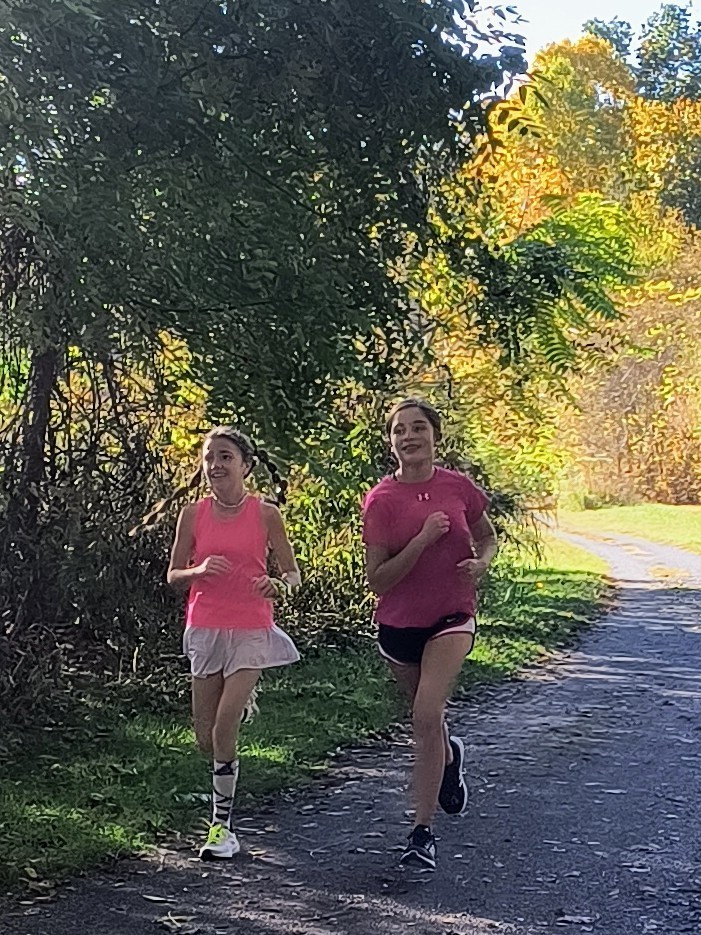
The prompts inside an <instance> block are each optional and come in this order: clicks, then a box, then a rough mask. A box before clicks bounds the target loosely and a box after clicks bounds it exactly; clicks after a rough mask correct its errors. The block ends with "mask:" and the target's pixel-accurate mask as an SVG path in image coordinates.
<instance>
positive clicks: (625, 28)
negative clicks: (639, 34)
mask: <svg viewBox="0 0 701 935" xmlns="http://www.w3.org/2000/svg"><path fill="white" fill-rule="evenodd" d="M582 28H583V30H584V31H585V32H588V33H591V35H592V36H598V38H599V39H604V40H605V41H606V42H608V43H609V45H611V46H612V47H613V49H614V51H615V52H616V55H618V57H619V58H621V59H624V60H625V59H627V58H628V56H629V55H630V53H631V46H632V44H633V35H634V33H633V27H632V26H631V25H630V23H627V22H626V21H625V20H622V19H619V18H618V17H617V16H614V18H613V19H612V20H608V21H606V20H602V19H589V20H587V21H586V23H585V24H584V26H583V27H582Z"/></svg>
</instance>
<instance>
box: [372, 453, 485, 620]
mask: <svg viewBox="0 0 701 935" xmlns="http://www.w3.org/2000/svg"><path fill="white" fill-rule="evenodd" d="M488 506H489V497H488V496H487V495H486V493H485V492H484V491H483V490H482V489H481V488H480V487H478V486H477V485H476V484H475V483H474V481H472V480H470V478H469V477H466V476H465V475H464V474H459V473H457V472H456V471H448V470H446V469H445V468H439V467H437V468H436V469H435V472H434V474H433V477H432V478H431V479H430V480H429V481H423V482H422V483H419V484H413V483H412V484H406V483H404V482H402V481H398V480H396V479H395V478H394V477H385V478H384V479H383V480H381V481H380V483H379V484H378V485H377V486H376V487H373V489H372V490H370V491H369V492H368V493H367V494H366V496H365V498H364V500H363V542H365V544H366V545H382V546H385V547H386V548H388V549H389V552H390V555H391V556H394V555H397V554H398V553H399V552H401V551H402V549H404V548H405V547H406V546H407V545H408V544H409V542H410V541H411V539H413V538H414V536H416V535H417V534H418V533H419V532H420V531H421V527H422V526H423V524H424V521H425V520H426V518H427V517H428V516H430V514H431V513H436V512H438V511H442V512H443V513H446V514H447V515H448V518H449V520H450V530H449V532H447V533H446V534H445V535H444V536H443V537H442V538H440V539H439V540H438V541H437V542H434V543H433V545H430V546H428V547H427V548H426V549H425V550H424V552H423V553H422V554H421V556H420V557H419V560H418V561H417V563H416V564H415V565H414V567H413V568H412V570H411V571H410V572H409V574H408V575H406V577H405V578H402V580H401V581H399V582H397V584H395V585H394V587H393V588H390V590H389V591H387V592H385V593H384V594H382V595H380V597H379V600H378V602H377V612H376V617H377V621H378V623H381V624H384V625H385V626H390V627H430V626H432V625H433V624H434V623H436V622H437V621H438V620H440V618H441V617H445V616H447V615H448V614H456V613H465V614H469V615H470V616H472V615H473V614H474V612H475V607H476V600H477V595H476V592H475V587H474V585H473V584H472V583H471V582H469V581H467V580H466V579H465V577H464V576H463V575H461V574H459V572H458V568H457V564H458V562H461V561H462V560H463V559H466V558H472V557H473V556H474V539H473V536H472V533H471V532H470V527H471V526H474V524H475V523H476V522H477V520H478V519H479V518H480V517H481V516H482V514H483V513H484V511H485V510H486V508H487V507H488Z"/></svg>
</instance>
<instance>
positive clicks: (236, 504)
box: [212, 490, 248, 510]
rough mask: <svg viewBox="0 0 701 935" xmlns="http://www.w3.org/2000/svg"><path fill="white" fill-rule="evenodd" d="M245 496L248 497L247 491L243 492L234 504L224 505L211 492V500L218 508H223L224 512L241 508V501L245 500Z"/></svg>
mask: <svg viewBox="0 0 701 935" xmlns="http://www.w3.org/2000/svg"><path fill="white" fill-rule="evenodd" d="M247 496H248V491H247V490H244V492H243V496H242V497H241V498H240V499H239V500H237V501H236V503H224V501H223V500H220V499H219V497H218V496H217V495H216V494H215V493H214V491H212V500H214V501H215V502H216V503H218V504H219V506H223V507H224V509H225V510H237V509H238V508H239V507H240V506H241V504H242V503H243V501H244V500H245V499H246V497H247Z"/></svg>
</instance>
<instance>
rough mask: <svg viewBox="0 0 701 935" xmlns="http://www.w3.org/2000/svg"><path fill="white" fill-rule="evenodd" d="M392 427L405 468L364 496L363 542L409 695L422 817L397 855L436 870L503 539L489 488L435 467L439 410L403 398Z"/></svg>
mask: <svg viewBox="0 0 701 935" xmlns="http://www.w3.org/2000/svg"><path fill="white" fill-rule="evenodd" d="M386 429H387V436H388V440H389V444H390V446H391V449H392V453H393V455H394V457H395V458H396V461H397V463H398V465H399V466H398V468H397V470H396V471H395V472H394V473H393V474H392V475H391V476H390V477H385V478H384V479H383V480H382V481H380V483H379V484H378V485H377V486H376V487H373V489H372V490H371V491H370V492H369V493H368V494H367V495H366V497H365V499H364V501H363V541H364V542H365V549H366V565H367V576H368V582H369V584H370V587H371V588H372V590H373V591H374V592H375V593H376V594H377V595H378V601H377V610H376V619H377V622H378V624H379V648H380V652H381V654H382V655H383V656H384V658H385V659H386V660H387V662H388V664H389V666H390V668H391V669H392V671H393V672H394V674H395V676H396V678H397V681H398V682H399V684H400V686H401V687H402V689H403V690H404V691H405V692H406V694H407V695H408V696H409V697H410V698H411V700H412V702H413V721H414V737H415V741H416V762H415V764H414V782H413V785H414V796H415V800H416V824H415V827H414V829H413V831H412V832H411V834H410V835H409V844H408V845H407V847H406V849H405V851H404V853H403V854H402V858H401V861H402V863H413V864H417V865H420V866H422V867H429V868H431V869H434V868H435V866H436V842H435V838H434V836H433V832H432V830H431V826H432V822H433V819H434V816H435V812H436V808H437V805H438V804H440V805H441V807H442V808H443V810H444V811H446V812H448V813H449V814H459V813H461V812H463V811H464V810H465V807H466V805H467V788H466V786H465V781H464V778H463V756H464V748H463V744H462V742H461V741H460V740H459V738H457V737H451V736H450V735H449V732H448V729H447V726H446V724H445V705H446V702H447V700H448V698H449V697H450V694H451V692H452V689H453V686H454V684H455V680H456V679H457V676H458V674H459V672H460V669H461V667H462V664H463V660H464V659H465V657H466V656H467V655H468V654H469V653H470V652H471V650H472V646H473V644H474V637H475V609H476V586H477V583H478V582H479V579H480V578H481V576H482V575H483V574H484V572H485V571H486V569H487V566H488V565H489V562H490V561H491V560H492V558H493V557H494V556H495V555H496V551H497V542H496V533H495V531H494V527H493V526H492V524H491V522H490V521H489V519H488V518H487V515H486V510H487V507H488V506H489V498H488V497H487V495H486V494H485V493H484V491H483V490H481V489H480V488H479V487H478V486H477V485H476V484H475V483H474V482H473V481H472V480H470V478H469V477H466V476H465V475H463V474H459V473H458V472H455V471H448V470H445V469H443V468H440V467H437V466H436V464H435V454H436V443H437V442H438V441H440V438H441V420H440V416H439V414H438V413H437V412H436V410H435V409H433V408H432V407H431V406H429V405H428V403H426V402H424V401H423V400H419V399H406V400H404V401H403V402H401V403H399V404H398V405H396V406H395V407H394V409H392V412H391V413H390V415H389V417H388V419H387V425H386Z"/></svg>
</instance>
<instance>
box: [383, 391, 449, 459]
mask: <svg viewBox="0 0 701 935" xmlns="http://www.w3.org/2000/svg"><path fill="white" fill-rule="evenodd" d="M389 437H390V445H391V447H392V453H393V454H394V456H395V458H396V459H397V461H398V462H399V463H400V465H401V466H402V467H405V466H406V467H410V466H412V467H413V466H415V465H418V464H424V463H427V462H430V463H431V464H432V463H433V461H434V458H435V455H436V441H437V440H438V439H437V438H436V432H435V430H434V427H433V425H432V424H431V423H430V422H429V420H428V417H427V416H426V414H425V413H424V412H423V411H422V410H421V409H420V408H419V407H418V406H407V407H406V408H405V409H400V410H399V412H397V413H396V414H395V416H394V418H393V419H392V422H391V425H390V428H389Z"/></svg>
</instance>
